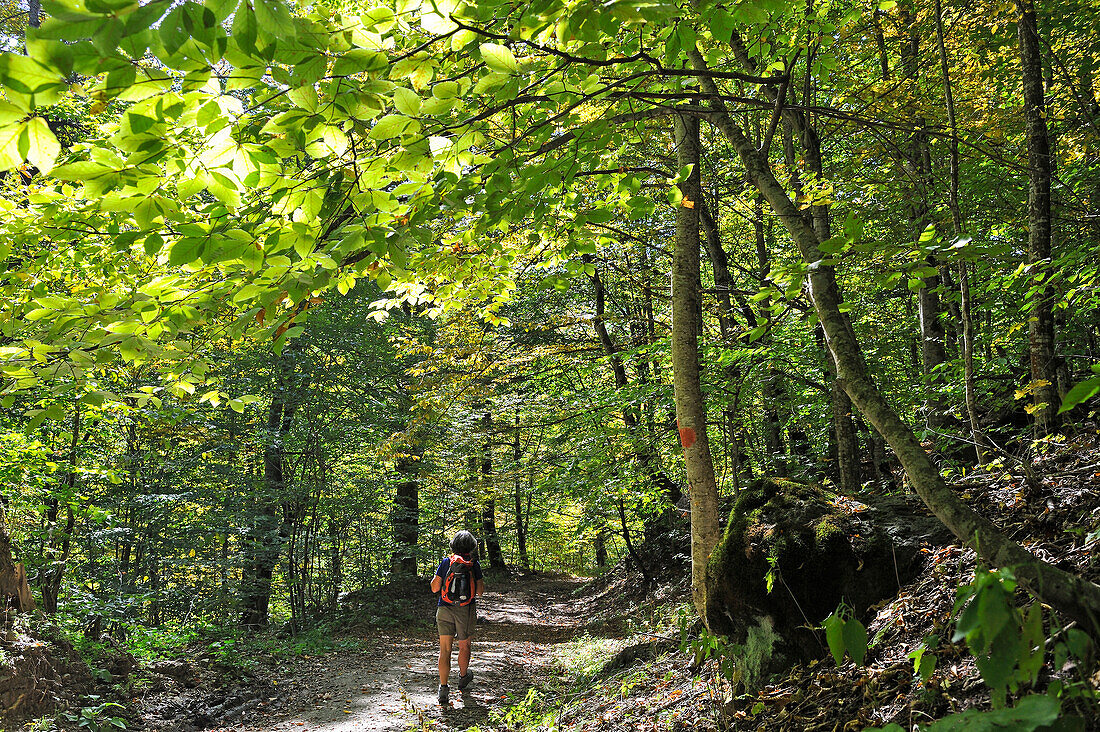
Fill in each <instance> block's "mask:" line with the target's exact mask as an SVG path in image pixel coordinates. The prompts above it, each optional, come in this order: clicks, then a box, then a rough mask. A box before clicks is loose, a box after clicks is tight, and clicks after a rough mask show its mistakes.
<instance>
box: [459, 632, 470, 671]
mask: <svg viewBox="0 0 1100 732" xmlns="http://www.w3.org/2000/svg"><path fill="white" fill-rule="evenodd" d="M471 643H473V641H472V640H470V639H469V638H467V639H466V640H460V641H459V642H458V675H459V676H465V675H466V670H467V669H468V668H470V644H471Z"/></svg>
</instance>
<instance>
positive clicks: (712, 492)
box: [672, 116, 721, 614]
mask: <svg viewBox="0 0 1100 732" xmlns="http://www.w3.org/2000/svg"><path fill="white" fill-rule="evenodd" d="M673 124H674V126H675V142H676V154H677V162H678V164H679V166H680V167H683V166H685V165H692V166H694V167H693V168H692V172H691V175H690V176H688V179H687V180H686V181H684V182H682V183H681V184H680V192H681V194H682V195H683V199H682V200H681V202H680V205H679V206H677V208H676V245H675V249H674V251H673V255H672V373H673V392H674V395H675V401H676V422H677V426H678V428H679V430H680V443H681V445H682V446H683V449H684V462H685V464H686V468H687V479H688V496H689V497H690V500H691V592H692V600H693V602H694V603H695V607H696V609H697V610H698V611H699V612H700V614H702V612H703V610H704V608H705V604H706V585H705V582H704V580H705V571H706V565H707V560H708V559H709V558H710V553H711V551H712V550H713V549H714V547H715V546H716V545H717V544H718V540H719V538H720V536H721V532H720V529H719V524H718V485H717V482H716V480H715V477H714V464H713V461H712V460H711V455H710V443H709V442H708V440H707V422H706V418H707V414H706V406H705V404H704V402H703V392H702V388H701V386H700V380H699V333H698V331H697V325H698V311H699V298H700V293H699V211H698V209H697V208H696V206H697V205H698V202H699V200H700V198H701V197H702V196H701V194H702V190H701V186H700V184H699V120H698V119H696V118H694V117H682V116H677V117H674V118H673Z"/></svg>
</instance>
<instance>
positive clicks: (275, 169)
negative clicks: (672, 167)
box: [0, 0, 834, 391]
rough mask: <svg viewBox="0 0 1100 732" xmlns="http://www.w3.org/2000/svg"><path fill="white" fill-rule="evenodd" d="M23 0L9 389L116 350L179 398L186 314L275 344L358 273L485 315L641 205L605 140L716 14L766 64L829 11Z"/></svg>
mask: <svg viewBox="0 0 1100 732" xmlns="http://www.w3.org/2000/svg"><path fill="white" fill-rule="evenodd" d="M43 7H44V11H45V12H46V14H47V15H48V16H49V17H48V19H47V20H45V21H44V22H43V23H42V26H41V28H39V29H29V31H28V36H27V41H26V52H27V55H25V56H24V55H20V54H17V53H5V54H3V55H0V83H2V85H3V89H4V94H5V96H6V100H7V101H5V102H2V103H0V125H2V126H0V166H2V167H4V168H5V169H12V168H15V167H18V166H22V165H23V164H24V161H26V163H29V164H30V165H31V166H34V168H35V169H37V171H38V172H39V173H40V174H42V177H37V178H35V179H34V180H33V182H31V183H30V185H28V186H25V187H24V186H22V185H20V186H15V185H11V186H10V187H9V190H8V193H7V196H6V197H5V198H4V199H3V200H0V206H2V207H3V208H4V218H5V220H6V221H5V224H4V237H3V238H2V241H4V242H5V243H4V244H3V247H2V249H0V257H4V258H5V259H6V260H7V261H6V264H7V266H8V269H9V276H8V277H7V278H6V279H5V280H4V282H3V288H4V290H5V291H4V293H3V295H4V297H3V303H4V304H3V305H2V306H0V307H2V308H3V310H4V312H3V313H2V315H3V321H4V323H5V325H4V326H3V328H4V335H5V336H6V337H7V340H8V343H9V344H11V345H5V346H4V347H2V348H0V359H2V363H3V371H4V375H5V376H6V377H7V379H8V380H9V383H8V387H7V388H8V389H9V390H11V389H13V388H14V389H21V388H27V387H30V386H32V385H33V384H35V383H37V382H38V381H39V380H42V379H46V380H49V381H53V382H58V381H63V382H66V383H68V382H69V381H70V380H72V379H75V380H79V379H80V378H81V377H82V376H83V375H84V373H85V372H86V370H87V369H88V368H90V367H92V366H94V365H95V364H97V363H101V362H107V361H111V360H113V359H114V358H115V357H116V356H115V354H116V353H118V354H121V356H122V357H123V358H124V359H126V360H127V361H130V362H134V363H144V362H152V363H158V364H167V366H166V367H165V368H166V369H167V370H168V371H169V372H170V373H171V374H172V375H173V377H174V379H175V383H176V388H177V389H182V390H184V391H189V390H194V387H195V385H196V384H200V383H202V382H203V380H204V378H205V370H206V367H205V365H204V362H203V360H202V358H201V357H200V355H201V354H200V353H199V350H200V349H199V346H200V345H201V343H202V342H203V340H204V338H206V337H207V334H209V333H210V332H214V331H216V332H220V333H226V334H228V335H230V336H231V337H240V336H243V335H245V334H248V335H251V336H255V337H260V338H265V339H272V340H273V341H274V344H275V348H276V350H281V348H282V346H283V344H284V343H285V340H286V339H287V338H291V337H294V336H295V335H296V334H297V333H299V332H301V330H300V327H301V326H300V325H296V319H301V318H302V317H304V315H305V313H306V311H308V309H309V308H310V307H311V306H312V304H315V303H316V301H317V298H319V297H321V296H322V295H323V293H324V292H325V291H327V290H331V289H334V288H335V289H337V290H338V291H339V292H340V293H346V292H347V291H348V290H349V289H350V288H351V287H352V286H353V285H354V283H355V281H356V279H357V278H358V277H362V276H365V275H368V276H370V277H373V278H374V279H376V280H377V281H378V283H379V285H380V286H381V287H382V289H383V290H389V291H390V294H391V296H392V297H394V298H397V299H399V300H404V301H408V302H412V303H426V304H428V306H429V307H430V311H429V312H430V313H440V312H442V311H444V310H446V309H449V308H453V307H459V306H461V305H464V304H474V305H476V306H477V307H478V308H479V309H480V311H481V312H482V313H483V314H484V315H486V316H487V317H488V318H489V319H490V320H499V315H498V313H499V308H500V307H501V305H502V304H503V303H504V302H506V301H507V300H508V299H509V296H510V292H511V291H512V290H513V289H514V287H515V284H514V282H515V277H516V273H517V270H518V269H519V268H522V267H530V266H540V267H544V268H547V269H550V268H553V267H556V266H558V265H560V264H562V263H569V262H572V261H577V260H579V258H580V257H581V256H582V255H584V254H586V253H592V252H594V251H595V247H596V241H595V234H594V233H593V231H592V229H591V228H590V227H591V225H592V224H598V223H601V222H604V221H607V220H609V219H610V218H611V217H612V216H613V215H619V214H625V215H626V216H629V217H635V218H636V217H638V216H644V215H647V214H649V213H652V211H653V206H654V199H653V198H651V197H649V196H646V195H638V194H639V176H638V174H637V173H635V172H634V171H632V170H628V169H626V168H624V167H623V166H622V165H621V164H620V163H619V158H620V155H621V152H622V150H624V149H626V148H629V147H630V146H631V145H636V144H638V143H639V142H640V141H641V140H642V139H643V136H644V130H643V125H644V124H645V121H646V120H647V119H649V118H654V117H659V116H662V115H665V114H667V113H668V109H669V108H668V105H669V104H673V103H676V101H675V100H678V99H680V98H683V97H685V94H684V93H683V91H684V89H690V88H691V85H692V82H693V81H694V77H693V76H692V75H691V74H692V73H693V72H688V71H686V70H684V69H683V68H682V67H683V63H684V49H685V47H694V46H695V45H696V44H699V45H700V46H702V47H704V48H709V49H710V51H709V56H710V59H709V60H710V61H711V62H712V63H713V64H714V67H715V68H721V67H722V66H723V65H726V66H729V64H726V63H725V62H724V60H723V57H722V56H721V53H720V49H719V46H720V45H722V44H716V43H715V42H714V41H715V40H718V41H728V39H729V37H730V34H731V33H732V31H733V29H735V28H741V29H742V30H747V29H750V28H756V29H758V30H760V31H762V32H764V31H766V34H765V33H760V34H755V35H754V36H753V37H757V38H758V40H757V41H755V42H754V43H753V45H752V47H751V48H749V49H748V52H749V53H750V54H751V55H752V56H753V57H754V58H755V57H759V58H762V59H765V58H770V57H772V56H774V55H776V54H775V52H774V49H773V48H772V47H771V46H770V45H769V42H768V38H769V36H770V38H771V42H773V43H780V42H782V43H783V44H786V45H787V46H790V47H794V46H795V45H797V42H798V40H799V37H800V35H799V34H805V33H814V34H821V33H822V32H827V31H829V30H831V29H833V28H834V26H833V25H830V24H829V23H827V22H826V17H825V16H826V15H827V9H822V10H821V11H820V12H819V13H818V14H815V15H814V16H813V17H811V18H809V19H806V18H804V17H802V14H803V13H804V9H802V8H801V6H799V7H797V8H796V7H795V4H793V3H787V2H784V1H783V0H767V1H766V2H758V3H741V4H740V5H738V6H737V7H736V8H733V9H729V8H722V7H718V6H715V5H707V6H705V7H704V8H702V9H700V10H698V11H696V10H695V9H692V8H690V7H688V6H683V7H681V6H679V5H677V4H675V3H672V2H667V1H666V0H619V1H617V2H610V3H608V4H606V5H605V6H604V7H603V8H600V9H596V8H594V7H593V6H591V5H590V4H588V3H566V2H562V1H561V0H538V1H536V2H533V3H516V4H507V3H504V4H502V3H496V2H481V3H477V4H467V3H455V2H432V0H426V1H425V2H424V3H423V4H420V3H418V2H416V0H412V1H411V2H410V1H408V0H399V1H398V2H394V3H392V4H386V3H380V4H376V5H373V6H371V7H368V8H365V9H355V10H353V11H348V12H345V11H332V10H329V9H327V8H325V7H322V6H315V7H312V8H309V9H308V10H305V11H302V12H299V11H297V10H295V9H292V8H291V7H289V6H287V5H286V4H284V3H283V2H281V1H280V0H256V1H255V2H249V1H248V0H243V1H242V2H240V3H239V4H234V3H225V2H217V1H211V2H208V3H206V4H199V3H196V2H191V1H188V2H183V3H178V4H176V3H172V2H170V0H154V1H153V2H148V3H145V4H141V3H137V2H131V1H129V0H88V1H87V2H83V3H82V2H75V1H69V2H47V3H45V4H44V6H43ZM791 14H797V16H798V23H793V22H785V19H786V21H790V20H791V18H793V17H794V15H791ZM781 27H791V28H796V29H797V30H795V31H791V32H786V31H784V32H781V31H780V30H779V29H780V28H781ZM822 58H826V55H825V54H822ZM782 65H783V64H782V61H780V62H779V63H778V65H773V66H774V68H770V69H767V70H766V73H767V74H769V76H770V75H771V74H772V72H773V71H774V72H775V73H776V74H779V73H780V72H781V69H782ZM760 68H763V66H760ZM714 73H715V74H716V75H719V76H722V77H723V78H727V79H731V80H735V81H737V80H741V81H744V82H746V83H748V84H749V86H750V87H751V86H753V82H756V81H764V79H757V78H755V77H751V76H746V75H745V74H744V73H743V72H739V71H715V72H714ZM775 78H778V77H775ZM775 78H773V79H769V80H768V81H769V82H772V83H777V82H775ZM74 103H77V104H83V105H84V108H85V111H86V113H87V116H88V117H89V118H91V119H93V120H96V121H98V123H97V124H96V125H95V128H94V130H91V133H90V134H89V135H86V136H85V139H83V140H82V141H80V142H78V143H76V144H74V145H73V146H72V147H71V149H69V150H68V151H66V152H64V153H63V152H62V150H61V145H60V144H59V142H58V140H57V137H56V135H55V133H54V131H53V130H52V129H51V125H50V120H51V119H52V117H51V115H54V113H55V111H56V109H57V107H58V105H62V104H70V105H72V104H74ZM747 103H752V100H751V99H748V100H747ZM761 104H763V102H761ZM684 174H685V173H684V171H681V172H680V175H679V176H677V175H675V174H672V173H670V174H669V176H668V178H667V184H668V185H669V186H670V189H671V190H672V191H673V192H674V191H675V188H674V187H673V186H672V184H674V183H675V182H676V181H677V180H678V179H679V178H680V177H681V176H683V175H684ZM578 175H582V176H594V182H593V184H592V185H590V186H587V187H586V188H585V191H586V193H585V194H584V195H583V196H582V195H581V194H579V193H578V192H577V191H576V190H574V187H573V186H572V185H571V184H572V182H573V181H574V180H575V179H576V178H577V176H578ZM12 182H13V179H9V184H10V183H12ZM521 223H522V224H523V227H524V228H523V233H522V234H521V233H517V230H518V228H519V225H520V224H521ZM570 271H576V272H580V271H583V268H572V269H570ZM550 281H552V278H551V280H550ZM386 304H387V303H384V302H383V303H380V307H384V306H385V305H386Z"/></svg>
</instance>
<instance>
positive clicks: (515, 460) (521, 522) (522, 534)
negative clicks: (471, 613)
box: [512, 412, 531, 570]
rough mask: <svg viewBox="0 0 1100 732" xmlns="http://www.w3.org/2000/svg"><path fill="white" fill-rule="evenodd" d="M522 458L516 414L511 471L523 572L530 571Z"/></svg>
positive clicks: (517, 545) (518, 548) (517, 535)
mask: <svg viewBox="0 0 1100 732" xmlns="http://www.w3.org/2000/svg"><path fill="white" fill-rule="evenodd" d="M521 457H523V450H522V447H521V445H520V441H519V413H518V412H517V413H516V432H515V436H514V438H513V440H512V471H513V473H514V476H515V477H514V478H513V480H514V481H515V483H514V487H515V508H516V513H515V521H516V548H517V550H518V552H519V564H520V566H521V567H523V568H524V569H525V570H529V569H531V560H530V558H529V557H528V556H527V521H526V520H525V516H524V510H523V476H522V475H521V474H520V470H519V461H520V458H521Z"/></svg>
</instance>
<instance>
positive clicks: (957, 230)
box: [0, 0, 1100, 633]
mask: <svg viewBox="0 0 1100 732" xmlns="http://www.w3.org/2000/svg"><path fill="white" fill-rule="evenodd" d="M4 15H5V20H4V28H3V30H4V43H5V45H6V47H7V49H8V50H7V51H6V52H5V53H4V54H3V55H2V56H0V83H2V84H3V89H4V100H3V101H0V164H2V165H3V167H4V168H5V169H7V170H8V173H7V174H6V175H5V176H4V179H3V187H4V197H3V199H2V200H0V206H2V207H3V209H4V220H3V222H2V223H0V226H2V232H0V258H2V260H3V262H4V266H5V271H4V274H3V276H2V279H0V290H2V293H3V296H2V299H0V360H2V364H0V367H2V371H3V374H4V377H5V382H4V387H3V389H4V391H3V397H2V400H0V407H2V408H0V427H2V429H3V432H2V434H0V455H2V457H0V474H2V475H3V491H4V494H3V499H4V515H5V530H6V532H7V534H8V535H9V536H10V542H11V546H12V552H13V554H14V557H15V559H16V561H20V562H22V563H23V564H24V566H25V569H26V574H27V576H28V578H29V581H30V585H31V586H32V587H33V588H34V590H35V593H36V595H37V603H38V604H39V605H40V606H41V608H42V609H43V610H44V611H45V612H47V613H49V614H51V615H55V616H56V617H58V618H67V619H68V621H66V622H72V623H83V622H85V619H86V618H88V617H89V616H93V617H99V618H102V620H103V621H104V622H106V623H108V624H110V623H114V624H118V625H120V626H126V627H130V628H132V632H139V633H144V632H150V631H149V630H148V629H150V628H152V629H157V628H164V627H183V628H193V627H200V626H203V625H207V624H209V625H225V624H235V623H239V624H242V625H245V626H253V627H254V626H262V625H266V624H267V623H268V622H270V621H272V620H277V621H279V622H283V621H289V622H290V623H292V625H293V627H295V628H304V627H308V626H310V625H311V624H314V623H317V622H319V621H321V620H322V619H324V618H325V617H328V616H331V615H332V614H333V613H335V612H336V611H337V609H338V607H339V603H340V599H341V597H342V596H343V595H345V593H348V592H353V591H355V590H357V589H359V588H363V587H367V586H372V585H376V584H379V583H381V582H384V581H386V580H387V578H389V577H391V576H392V575H393V574H395V573H415V572H419V573H425V572H426V571H427V570H428V569H430V568H432V567H433V566H434V563H435V561H436V560H437V559H438V557H439V555H440V554H441V553H442V552H443V551H444V550H445V546H446V541H447V538H448V537H449V535H450V534H452V533H453V532H454V531H455V530H457V529H458V528H463V527H465V528H472V529H474V530H475V532H476V533H478V534H479V535H480V536H481V538H482V539H483V542H484V547H483V549H484V555H485V558H486V560H487V563H488V564H490V565H491V566H492V567H493V568H498V569H499V568H503V567H504V566H505V565H511V566H521V567H524V568H527V567H531V568H538V569H552V570H555V571H567V572H576V573H591V572H594V571H596V570H598V569H599V568H600V567H602V566H605V565H606V564H607V563H608V562H610V561H613V560H614V559H617V558H618V557H620V556H622V555H623V554H628V553H631V552H633V551H634V548H635V547H634V544H635V543H636V542H640V541H643V540H644V535H645V532H646V529H647V527H649V526H652V525H653V524H654V522H655V521H657V519H658V517H660V516H662V515H664V514H665V513H666V511H668V510H670V507H672V506H676V505H677V504H679V506H680V507H681V509H683V508H685V507H686V506H687V505H689V504H690V506H691V510H692V521H691V523H692V534H693V536H692V541H691V544H690V546H689V545H688V544H687V542H685V545H684V547H683V551H684V552H685V553H690V554H691V555H692V556H693V559H694V567H693V587H694V590H695V596H694V599H695V603H696V607H697V608H698V609H699V611H700V612H701V613H702V614H704V615H706V597H705V594H706V592H705V588H704V582H703V578H702V572H703V567H704V566H705V560H706V557H707V555H708V554H709V552H710V549H711V548H712V547H713V546H714V544H715V543H716V542H717V540H718V536H719V531H720V528H719V524H720V517H721V515H722V513H723V511H722V509H721V508H720V507H719V505H720V504H719V501H720V500H727V499H730V498H731V497H734V496H736V495H737V493H738V490H739V488H741V487H742V486H744V485H746V484H748V482H750V481H751V480H752V479H754V478H755V477H759V476H789V477H793V478H799V479H804V480H808V481H828V482H829V483H830V484H831V485H832V486H834V487H835V488H836V489H837V490H839V491H843V492H849V493H852V492H857V491H859V490H870V491H893V490H898V489H899V488H900V487H901V485H902V483H903V482H904V483H905V484H907V485H909V486H910V487H911V488H913V489H914V490H915V491H916V492H917V493H918V494H920V495H921V497H922V498H923V499H925V501H926V502H927V503H929V505H930V507H931V508H932V509H933V511H935V512H936V513H937V515H941V517H945V516H946V517H947V518H945V521H947V522H948V525H949V526H950V527H951V528H952V530H954V531H956V533H957V534H961V535H962V536H965V537H966V538H967V540H973V534H974V526H976V524H972V523H968V521H970V519H969V518H967V515H968V514H960V513H958V511H957V510H956V507H954V504H951V505H948V504H945V503H943V502H942V500H941V499H944V496H945V494H944V493H943V492H942V491H941V490H940V488H941V487H942V488H943V489H944V490H946V487H945V486H943V481H942V478H941V477H940V476H941V475H944V476H948V477H950V476H952V475H961V474H965V473H967V472H969V471H972V470H974V469H996V467H997V466H998V465H1004V464H1008V463H1011V464H1016V463H1019V462H1020V461H1024V462H1026V461H1027V460H1029V459H1030V457H1031V456H1034V455H1036V454H1041V453H1042V452H1043V451H1044V450H1048V449H1051V448H1052V446H1056V445H1057V444H1058V443H1059V441H1060V440H1062V439H1064V436H1065V435H1066V434H1072V433H1073V432H1074V431H1078V430H1082V429H1086V430H1088V429H1091V430H1094V429H1095V421H1094V420H1095V406H1096V402H1095V399H1094V397H1095V395H1096V393H1097V392H1098V391H1100V367H1098V366H1097V363H1098V362H1100V318H1098V316H1097V314H1098V308H1100V288H1098V282H1097V280H1098V277H1100V273H1098V270H1100V257H1098V256H1097V254H1098V248H1100V244H1098V234H1100V229H1098V222H1100V200H1098V196H1100V187H1098V181H1100V176H1098V171H1097V169H1096V168H1097V152H1098V151H1097V145H1098V142H1100V140H1098V137H1097V132H1098V127H1097V123H1098V119H1100V105H1098V102H1097V99H1098V97H1097V89H1096V80H1095V78H1094V74H1095V71H1096V68H1097V65H1098V63H1100V45H1098V44H1100V41H1098V40H1097V39H1096V38H1095V36H1094V34H1093V33H1092V28H1093V25H1094V22H1095V20H1096V17H1097V13H1096V7H1095V6H1094V5H1093V4H1091V3H1089V2H1085V1H1084V0H1081V1H1075V2H1060V3H1057V4H1051V5H1050V6H1049V7H1047V6H1041V7H1039V8H1035V7H1034V6H1033V5H1032V3H1030V2H1027V1H1024V0H1021V1H1020V2H1008V3H1006V2H988V3H987V2H980V3H966V4H952V3H948V4H947V5H945V6H943V7H941V6H940V5H939V3H935V4H934V5H931V6H927V5H918V4H915V3H911V2H893V1H892V0H886V1H885V2H877V3H852V2H809V3H793V2H787V1H786V0H756V1H751V0H743V1H742V2H740V3H715V2H700V3H696V4H683V5H680V4H677V3H672V2H668V1H667V0H620V1H617V2H608V3H606V4H605V5H604V6H601V8H599V9H596V8H594V7H593V6H591V5H590V4H586V3H573V2H562V0H537V1H536V2H533V3H525V4H511V3H504V2H493V1H483V2H476V3H458V2H450V1H444V2H430V1H429V2H424V3H423V4H421V3H419V2H417V1H416V0H412V1H406V0H401V1H399V2H395V3H385V2H381V3H374V4H369V5H366V4H356V3H339V2H317V3H314V4H309V5H307V4H300V5H296V6H290V5H285V4H283V3H282V2H279V0H256V1H255V2H249V0H242V1H241V2H240V3H230V2H214V1H211V2H209V3H206V4H200V3H196V2H190V1H188V2H181V3H177V2H167V1H166V0H155V1H154V2H149V3H145V4H140V3H135V2H131V1H130V0H85V1H84V2H74V1H72V0H67V1H66V2H49V3H43V5H42V6H41V7H39V6H38V4H37V3H36V2H34V3H32V5H31V6H29V7H27V8H25V9H24V8H23V7H21V6H16V5H9V6H8V8H7V9H6V10H5V11H4ZM700 249H701V250H702V252H703V253H704V255H705V256H704V257H703V259H702V260H700ZM670 281H671V285H672V287H671V290H670V287H669V283H670ZM929 453H931V454H932V455H933V456H934V457H935V463H934V464H933V463H932V462H930V461H929V458H928V454H929ZM681 456H682V457H681ZM899 458H900V461H899ZM1014 461H1015V462H1014ZM991 466H992V467H991ZM937 481H939V482H938V483H937ZM945 506H946V508H945ZM958 510H963V509H958ZM960 516H961V517H962V518H960ZM952 522H953V523H952ZM982 530H983V531H985V528H984V525H983V529H982ZM983 541H985V539H984V538H983ZM1006 547H1007V548H1006ZM981 548H983V549H984V550H985V551H986V552H988V553H990V554H989V556H988V557H987V558H989V559H991V560H992V561H993V563H994V564H999V565H1003V564H1005V563H1006V562H1005V561H997V560H998V559H1002V560H1004V559H1006V558H1009V557H1012V558H1014V559H1013V560H1012V561H1011V562H1008V563H1011V564H1016V563H1017V561H1018V560H1019V556H1020V555H1015V554H1012V549H1011V547H1010V546H1009V545H1007V544H1006V545H1003V546H1002V545H998V544H997V542H996V541H994V540H991V541H990V542H989V543H988V544H987V545H986V546H983V547H981ZM1034 572H1035V573H1034V574H1032V575H1029V574H1028V571H1024V572H1022V573H1021V575H1022V579H1023V580H1024V581H1025V582H1026V581H1027V580H1028V579H1029V577H1030V579H1031V580H1033V581H1034V582H1035V584H1037V586H1039V587H1042V588H1043V589H1049V588H1050V587H1051V586H1052V584H1053V581H1052V583H1051V584H1048V583H1045V582H1043V581H1041V580H1042V578H1044V577H1045V578H1048V579H1049V578H1051V577H1053V575H1048V574H1044V572H1047V570H1045V569H1042V568H1038V569H1035V570H1034ZM1037 579H1038V580H1040V581H1036V580H1037ZM1063 580H1064V581H1065V582H1068V583H1069V584H1066V585H1065V588H1063V589H1062V590H1058V591H1057V592H1060V593H1061V594H1059V595H1058V596H1057V597H1055V598H1054V599H1053V600H1051V601H1052V603H1053V604H1058V603H1059V602H1060V601H1061V599H1064V598H1065V597H1071V598H1072V597H1076V598H1077V600H1076V607H1075V608H1074V607H1070V608H1069V609H1068V610H1067V611H1068V612H1069V614H1070V616H1071V617H1080V618H1085V620H1084V623H1083V624H1084V625H1087V618H1088V613H1089V610H1090V608H1091V610H1093V611H1095V610H1096V609H1097V608H1098V607H1100V604H1097V601H1096V597H1097V592H1098V591H1096V589H1095V586H1091V585H1089V583H1087V582H1084V581H1083V580H1081V579H1080V578H1074V577H1070V578H1068V579H1067V578H1065V577H1061V576H1059V579H1058V581H1059V582H1062V581H1063ZM1074 582H1076V583H1077V584H1074ZM1090 587H1091V589H1089V588H1090ZM1066 588H1068V589H1066ZM1060 598H1061V599H1060ZM1044 599H1049V598H1044ZM1070 604H1071V605H1072V604H1073V602H1070ZM1093 622H1094V623H1095V616H1093ZM152 632H156V631H152Z"/></svg>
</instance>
